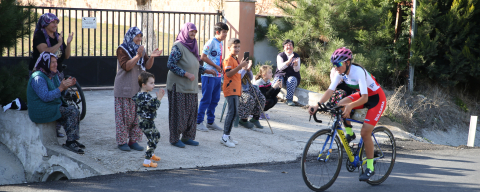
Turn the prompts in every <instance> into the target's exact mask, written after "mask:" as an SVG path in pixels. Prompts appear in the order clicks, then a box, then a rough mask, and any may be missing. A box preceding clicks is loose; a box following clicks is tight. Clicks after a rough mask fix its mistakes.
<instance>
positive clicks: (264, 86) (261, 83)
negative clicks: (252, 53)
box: [253, 65, 282, 119]
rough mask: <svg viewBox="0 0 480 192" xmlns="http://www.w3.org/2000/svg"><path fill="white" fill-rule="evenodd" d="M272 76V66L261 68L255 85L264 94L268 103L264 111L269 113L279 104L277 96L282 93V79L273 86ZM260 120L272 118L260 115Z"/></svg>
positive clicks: (264, 114)
mask: <svg viewBox="0 0 480 192" xmlns="http://www.w3.org/2000/svg"><path fill="white" fill-rule="evenodd" d="M272 76H273V73H272V67H271V66H270V65H263V66H261V67H260V70H259V72H258V74H257V76H255V82H254V83H253V84H254V85H256V86H258V88H259V89H260V91H261V92H262V94H263V95H264V96H265V100H266V101H265V108H264V109H263V111H268V110H269V109H271V108H272V107H273V106H275V104H277V102H278V99H277V95H278V93H280V88H282V81H281V79H280V80H279V81H277V82H276V83H275V84H274V85H273V86H272V84H271V83H270V79H272ZM260 119H270V117H269V116H268V114H266V113H262V114H261V115H260Z"/></svg>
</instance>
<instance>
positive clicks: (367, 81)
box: [328, 65, 387, 126]
mask: <svg viewBox="0 0 480 192" xmlns="http://www.w3.org/2000/svg"><path fill="white" fill-rule="evenodd" d="M342 80H343V81H344V82H345V83H346V84H347V86H349V87H351V88H353V89H356V90H357V91H360V92H356V93H354V94H352V95H350V96H348V98H350V99H351V100H352V102H355V101H357V100H359V99H360V98H361V96H362V95H363V94H368V101H367V103H365V104H363V105H361V106H358V107H355V108H353V109H362V108H368V111H367V114H366V116H365V120H364V123H367V124H370V125H373V126H375V125H377V123H378V120H379V119H380V117H381V116H382V114H383V112H384V111H385V108H386V105H387V99H386V97H385V93H384V92H383V90H382V88H381V87H380V85H379V84H378V83H377V81H376V80H375V78H374V77H373V76H372V75H371V74H370V73H368V72H367V71H366V70H364V69H363V68H361V67H359V66H356V65H351V66H350V73H349V74H348V75H340V74H339V73H338V72H337V73H336V74H335V77H334V78H333V80H332V82H331V83H330V87H328V89H330V90H333V91H335V88H336V87H337V85H338V84H339V83H340V82H341V81H342ZM367 85H368V86H367Z"/></svg>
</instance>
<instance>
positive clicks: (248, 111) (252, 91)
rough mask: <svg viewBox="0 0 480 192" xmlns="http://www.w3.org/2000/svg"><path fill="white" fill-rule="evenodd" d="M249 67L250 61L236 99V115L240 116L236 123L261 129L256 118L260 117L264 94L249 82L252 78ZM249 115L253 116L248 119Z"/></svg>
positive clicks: (263, 105) (263, 104) (250, 65)
mask: <svg viewBox="0 0 480 192" xmlns="http://www.w3.org/2000/svg"><path fill="white" fill-rule="evenodd" d="M251 67H252V63H251V61H250V63H249V64H248V67H247V73H246V74H245V76H243V78H242V96H241V97H240V98H239V99H238V100H239V105H238V116H239V117H240V121H239V122H238V124H240V125H241V126H243V127H245V128H249V129H251V128H253V126H255V127H257V128H259V129H263V126H262V125H261V124H260V121H258V120H259V119H260V113H262V108H264V107H265V96H263V94H262V92H260V90H258V88H257V87H255V86H253V85H252V84H251V79H253V73H252V71H251ZM257 99H258V100H257ZM250 115H253V118H252V119H250V121H248V116H250Z"/></svg>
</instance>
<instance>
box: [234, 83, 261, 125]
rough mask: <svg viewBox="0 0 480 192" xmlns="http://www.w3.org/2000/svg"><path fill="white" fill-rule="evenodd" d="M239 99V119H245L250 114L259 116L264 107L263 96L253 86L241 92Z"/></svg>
mask: <svg viewBox="0 0 480 192" xmlns="http://www.w3.org/2000/svg"><path fill="white" fill-rule="evenodd" d="M257 98H258V100H257ZM239 101H240V102H239V106H238V116H239V117H240V119H247V118H248V116H250V115H253V116H260V113H261V112H262V109H263V108H265V96H264V95H263V94H262V92H260V90H258V88H256V87H253V86H252V87H250V89H248V91H245V92H242V96H241V97H240V98H239ZM260 106H262V108H260Z"/></svg>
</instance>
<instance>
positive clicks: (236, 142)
mask: <svg viewBox="0 0 480 192" xmlns="http://www.w3.org/2000/svg"><path fill="white" fill-rule="evenodd" d="M228 139H229V140H230V142H232V143H233V144H235V145H238V141H235V140H233V139H232V137H231V136H228Z"/></svg>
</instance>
